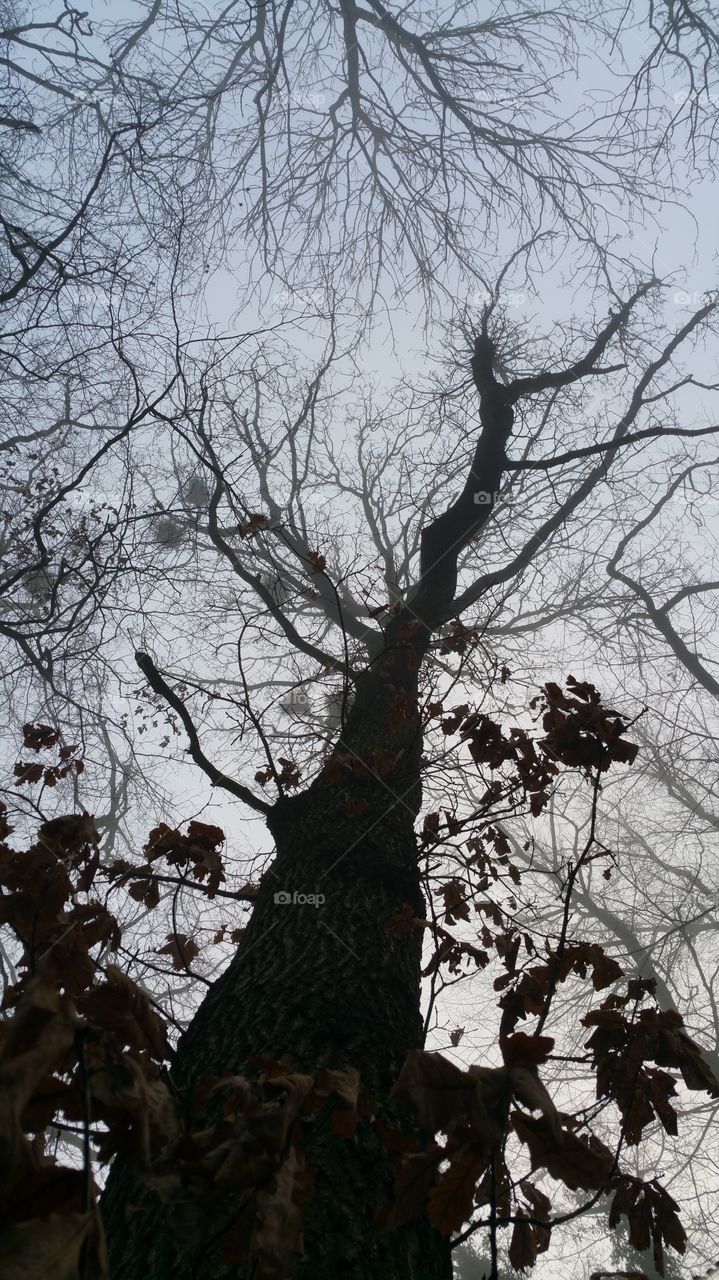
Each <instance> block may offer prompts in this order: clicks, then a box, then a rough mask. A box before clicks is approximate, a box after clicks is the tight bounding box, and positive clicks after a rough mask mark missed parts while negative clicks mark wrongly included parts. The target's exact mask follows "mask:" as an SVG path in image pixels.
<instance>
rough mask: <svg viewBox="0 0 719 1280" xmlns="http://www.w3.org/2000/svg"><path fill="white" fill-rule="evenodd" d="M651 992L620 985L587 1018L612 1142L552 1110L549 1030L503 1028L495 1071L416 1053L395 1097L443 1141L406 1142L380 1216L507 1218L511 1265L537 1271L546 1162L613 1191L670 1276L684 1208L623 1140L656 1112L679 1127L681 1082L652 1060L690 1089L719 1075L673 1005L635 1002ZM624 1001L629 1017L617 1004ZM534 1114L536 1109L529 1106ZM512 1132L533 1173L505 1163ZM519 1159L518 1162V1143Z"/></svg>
mask: <svg viewBox="0 0 719 1280" xmlns="http://www.w3.org/2000/svg"><path fill="white" fill-rule="evenodd" d="M652 994H653V987H652V984H651V982H648V981H646V982H645V981H643V980H641V979H632V980H630V981H629V982H628V984H627V987H626V992H625V994H623V995H618V994H617V995H611V996H609V997H608V998H607V999H606V1000H605V1001H604V1003H603V1004H602V1005H601V1006H600V1008H599V1009H597V1010H595V1011H592V1012H591V1013H590V1014H588V1015H587V1017H585V1018H584V1020H583V1021H584V1025H586V1026H588V1027H594V1028H596V1030H595V1031H594V1033H593V1035H592V1036H591V1038H590V1039H589V1041H588V1042H587V1047H588V1048H590V1049H591V1050H592V1055H593V1063H594V1068H595V1070H596V1073H597V1097H598V1098H599V1099H609V1100H610V1101H611V1102H613V1103H614V1104H615V1105H616V1106H617V1108H618V1110H619V1112H620V1116H621V1126H620V1139H619V1142H618V1143H617V1146H616V1148H615V1150H611V1149H610V1148H609V1147H608V1146H607V1145H606V1144H605V1142H603V1141H602V1140H601V1139H600V1138H599V1137H598V1136H597V1135H596V1134H594V1133H592V1132H591V1130H590V1129H589V1128H588V1126H586V1124H585V1123H584V1122H580V1121H579V1120H577V1119H576V1118H575V1117H573V1116H570V1115H560V1114H559V1113H558V1112H557V1110H556V1108H555V1105H554V1103H553V1101H552V1099H551V1097H550V1096H549V1094H548V1092H547V1090H546V1088H545V1086H544V1084H543V1083H542V1081H541V1079H540V1077H539V1071H538V1068H539V1066H540V1065H542V1064H544V1063H547V1062H549V1061H550V1060H551V1053H552V1049H553V1048H554V1039H553V1038H552V1037H550V1036H542V1035H536V1034H535V1035H528V1034H526V1033H525V1032H521V1031H520V1032H515V1033H513V1034H511V1035H502V1036H500V1048H501V1052H502V1057H503V1060H504V1065H503V1066H502V1067H495V1068H488V1067H482V1066H473V1067H470V1068H469V1069H468V1070H467V1071H463V1070H461V1069H460V1068H459V1067H457V1066H456V1065H455V1064H454V1063H453V1062H451V1061H449V1060H448V1059H447V1058H444V1057H443V1056H442V1055H441V1054H438V1053H426V1052H420V1051H413V1052H411V1053H410V1054H409V1055H408V1057H407V1060H406V1062H405V1065H404V1068H403V1070H402V1072H401V1075H400V1077H399V1080H398V1081H397V1084H396V1086H395V1088H394V1091H393V1094H392V1097H393V1099H394V1101H395V1102H396V1103H397V1105H398V1106H400V1107H403V1108H405V1109H407V1110H409V1111H411V1112H412V1113H413V1115H414V1116H415V1118H416V1121H417V1125H418V1126H419V1128H420V1130H423V1131H425V1132H426V1133H430V1134H433V1135H437V1134H442V1135H444V1141H442V1142H439V1141H437V1140H436V1137H435V1138H433V1140H432V1141H430V1142H429V1143H422V1142H421V1141H419V1140H417V1141H416V1142H415V1143H414V1144H407V1143H405V1147H404V1150H402V1151H401V1153H400V1154H399V1155H398V1157H397V1172H396V1181H395V1195H394V1201H393V1203H392V1205H391V1206H390V1207H389V1208H388V1209H387V1210H386V1211H385V1213H384V1214H383V1218H382V1225H383V1226H384V1227H385V1228H389V1227H394V1226H398V1225H401V1224H402V1223H405V1222H408V1221H410V1220H411V1219H412V1218H414V1217H415V1216H416V1215H417V1214H419V1213H422V1212H425V1211H426V1212H427V1214H428V1216H429V1218H430V1220H431V1221H432V1223H433V1224H434V1225H435V1226H436V1227H437V1228H438V1230H440V1231H442V1232H444V1233H445V1234H447V1235H449V1234H452V1233H454V1232H457V1231H460V1230H461V1228H462V1227H463V1225H464V1224H465V1223H466V1222H467V1221H471V1222H473V1223H474V1224H475V1225H477V1226H480V1225H485V1226H490V1227H492V1228H493V1229H496V1228H497V1227H504V1226H510V1225H511V1226H512V1235H511V1242H510V1246H509V1260H510V1262H511V1264H512V1266H513V1267H514V1268H515V1269H516V1270H524V1269H526V1268H531V1267H533V1266H534V1263H535V1262H536V1259H537V1256H538V1254H540V1253H542V1252H543V1251H544V1250H546V1249H547V1247H548V1245H549V1241H550V1237H551V1231H552V1226H553V1217H552V1202H551V1199H550V1197H549V1195H548V1194H547V1192H546V1190H543V1189H542V1188H540V1187H539V1186H537V1184H536V1181H533V1180H532V1176H531V1175H533V1174H536V1173H538V1172H539V1173H540V1174H542V1173H544V1172H545V1171H546V1173H548V1174H549V1175H550V1176H551V1177H552V1178H553V1179H554V1180H555V1181H557V1182H558V1183H561V1184H563V1185H564V1186H565V1187H567V1188H568V1189H569V1190H571V1191H577V1190H583V1191H587V1192H590V1193H593V1198H595V1199H596V1198H598V1197H599V1196H601V1195H607V1196H611V1197H612V1200H611V1208H610V1212H609V1225H610V1226H616V1225H617V1223H618V1222H619V1221H620V1219H621V1218H622V1217H623V1216H624V1217H626V1218H627V1220H628V1224H629V1240H630V1243H631V1244H632V1245H633V1246H634V1247H635V1248H636V1249H638V1250H646V1249H648V1248H649V1247H653V1252H654V1261H655V1265H656V1267H657V1270H658V1271H659V1272H660V1274H663V1269H664V1267H663V1258H664V1246H665V1245H669V1246H671V1247H672V1248H673V1249H675V1250H677V1251H678V1252H679V1253H683V1252H684V1250H685V1247H686V1238H685V1234H684V1230H683V1228H682V1226H681V1223H680V1221H679V1217H678V1205H677V1204H676V1202H675V1201H674V1200H673V1199H672V1197H671V1196H670V1195H669V1193H668V1192H667V1191H666V1189H665V1188H664V1187H663V1186H662V1185H661V1183H660V1182H659V1181H658V1180H657V1179H650V1180H642V1179H640V1178H637V1177H634V1176H631V1175H628V1174H625V1173H623V1172H622V1171H621V1169H620V1165H619V1155H620V1150H621V1146H622V1145H623V1144H627V1145H632V1144H636V1143H638V1142H639V1141H640V1138H641V1136H642V1131H643V1129H644V1128H645V1127H646V1126H647V1125H649V1124H651V1123H652V1122H653V1121H655V1120H657V1119H658V1120H659V1121H660V1122H661V1123H662V1124H663V1125H664V1128H665V1129H666V1130H667V1132H669V1133H676V1113H675V1112H674V1111H673V1109H672V1108H671V1107H670V1106H669V1105H668V1102H667V1098H668V1096H671V1095H673V1094H674V1093H675V1092H676V1089H675V1084H674V1080H673V1078H672V1077H671V1076H670V1075H669V1074H668V1072H667V1071H663V1070H659V1069H658V1068H657V1067H656V1066H650V1065H648V1064H649V1063H657V1064H660V1065H661V1066H663V1067H670V1068H675V1069H676V1070H678V1071H679V1072H680V1073H681V1075H682V1076H683V1078H684V1082H685V1084H686V1085H687V1087H689V1088H691V1089H706V1090H708V1091H709V1092H710V1093H711V1094H713V1095H714V1096H719V1081H717V1080H716V1078H715V1077H714V1076H713V1075H712V1073H711V1071H710V1070H709V1068H708V1066H707V1065H706V1063H705V1062H704V1060H703V1058H702V1056H701V1052H700V1050H699V1048H698V1046H697V1045H696V1044H694V1042H693V1041H692V1040H690V1039H689V1037H688V1036H687V1035H686V1034H685V1032H684V1031H683V1030H682V1029H681V1018H680V1017H679V1015H678V1014H676V1013H663V1012H662V1011H661V1010H659V1009H657V1008H655V1007H647V1008H644V1009H641V1010H639V1009H638V1006H639V1005H640V1004H641V1003H642V1002H643V1001H644V1000H645V999H646V998H647V997H649V996H651V995H652ZM628 1006H631V1014H627V1013H626V1012H620V1011H621V1010H626V1009H627V1007H628ZM513 1103H519V1104H521V1106H522V1108H525V1109H520V1108H519V1107H516V1106H515V1107H513V1105H512V1104H513ZM535 1111H536V1112H539V1115H537V1116H535V1115H532V1114H530V1113H531V1112H535ZM512 1138H514V1139H518V1140H519V1142H520V1143H521V1144H523V1145H524V1146H525V1147H526V1149H527V1153H528V1155H529V1160H530V1166H531V1173H530V1172H528V1173H527V1174H526V1175H525V1176H516V1175H515V1176H514V1177H513V1174H512V1172H511V1171H510V1167H509V1164H508V1154H509V1150H510V1140H511V1139H512ZM515 1159H516V1165H521V1157H520V1156H519V1153H518V1152H515ZM513 1163H514V1161H513ZM515 1167H516V1166H515ZM639 1274H641V1273H639Z"/></svg>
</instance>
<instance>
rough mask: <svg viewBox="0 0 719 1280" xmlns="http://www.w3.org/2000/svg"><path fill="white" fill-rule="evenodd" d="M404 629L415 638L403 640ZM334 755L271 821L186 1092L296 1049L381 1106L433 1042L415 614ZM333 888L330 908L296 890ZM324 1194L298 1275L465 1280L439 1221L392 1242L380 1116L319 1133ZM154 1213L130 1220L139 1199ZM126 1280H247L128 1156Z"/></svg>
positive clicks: (315, 1159)
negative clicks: (423, 923) (185, 1234)
mask: <svg viewBox="0 0 719 1280" xmlns="http://www.w3.org/2000/svg"><path fill="white" fill-rule="evenodd" d="M402 629H404V633H405V635H406V637H408V642H405V640H400V639H399V638H398V637H399V636H400V633H401V632H402ZM391 630H392V636H391V637H388V639H389V643H388V645H387V647H386V649H385V652H384V654H383V655H382V657H381V659H380V660H379V661H378V663H377V664H376V665H375V667H374V668H373V669H372V670H371V671H370V672H369V673H365V674H364V675H363V676H361V677H360V679H359V682H358V688H357V696H356V699H355V702H354V705H353V707H352V709H351V711H350V713H349V716H348V719H347V723H346V726H345V729H344V732H343V734H342V737H341V739H340V741H339V742H338V744H337V746H336V748H335V750H334V752H333V753H332V755H331V756H330V759H329V760H328V761H327V762H326V764H325V767H324V768H323V770H322V771H321V772H320V774H319V776H318V777H317V778H316V780H315V781H314V783H313V784H312V785H311V786H310V787H309V788H308V789H307V790H306V791H305V792H303V793H302V794H300V795H297V796H293V797H286V796H285V797H282V798H281V799H280V800H279V801H278V803H277V804H276V805H275V806H274V808H273V811H272V813H271V815H270V817H269V818H268V825H269V827H270V830H271V832H272V835H273V837H274V840H275V847H276V856H275V858H274V861H273V863H272V864H271V866H270V868H269V869H268V871H267V872H266V873H265V875H264V876H263V878H262V882H261V886H260V891H259V896H258V899H257V902H256V904H255V907H254V910H253V913H252V917H251V920H250V923H249V925H248V927H247V929H246V931H245V934H244V935H243V939H242V942H241V944H240V947H239V949H238V952H237V954H236V956H235V958H234V959H233V960H232V962H231V963H230V965H229V967H228V969H227V970H226V971H225V973H224V974H223V975H222V977H221V978H220V979H219V981H218V982H216V983H215V984H214V986H213V987H212V988H211V990H210V991H209V992H208V995H207V997H206V998H205V1000H204V1002H203V1004H202V1005H201V1007H200V1009H199V1010H198V1013H197V1015H196V1017H195V1018H194V1020H193V1022H192V1023H191V1025H190V1026H189V1027H188V1028H187V1030H186V1032H185V1033H184V1035H183V1036H182V1038H181V1041H180V1044H179V1047H178V1051H177V1054H176V1057H175V1060H174V1062H173V1067H172V1077H173V1081H174V1082H175V1083H176V1085H177V1086H178V1088H179V1089H180V1091H181V1092H184V1093H186V1092H187V1091H188V1090H189V1089H190V1088H191V1087H192V1086H193V1085H194V1084H196V1083H197V1082H199V1081H201V1080H202V1079H204V1078H205V1077H207V1076H210V1075H224V1074H227V1073H230V1072H240V1071H241V1070H242V1067H243V1064H244V1063H245V1061H246V1059H247V1058H248V1057H249V1056H250V1055H253V1054H265V1055H268V1056H269V1057H271V1058H274V1059H278V1058H280V1057H282V1056H283V1055H289V1057H290V1058H291V1059H292V1062H293V1065H294V1068H295V1069H296V1070H299V1071H305V1072H307V1073H308V1074H312V1073H314V1072H315V1071H317V1070H318V1069H319V1068H321V1067H325V1066H327V1067H334V1068H342V1067H345V1066H350V1065H351V1066H355V1067H357V1068H358V1070H359V1071H360V1074H361V1080H362V1085H363V1088H364V1089H365V1090H366V1092H367V1095H368V1097H369V1099H370V1101H371V1102H372V1103H377V1102H380V1101H381V1100H383V1099H386V1097H387V1094H388V1092H389V1090H390V1089H391V1087H392V1084H393V1083H394V1081H395V1080H396V1078H397V1075H398V1074H399V1071H400V1068H401V1066H402V1063H403V1062H404V1058H405V1055H406V1053H407V1050H408V1049H410V1048H416V1047H421V1045H422V1020H421V1017H420V968H421V949H422V937H421V933H420V932H419V931H418V930H412V931H411V932H409V933H395V932H388V931H387V927H386V926H387V924H388V922H389V920H390V919H391V918H392V917H393V916H394V915H396V914H397V913H398V911H399V910H401V907H402V905H403V904H404V903H408V904H409V905H410V906H411V908H412V911H413V913H414V914H415V915H418V916H420V917H424V916H425V914H426V907H425V904H424V900H423V895H422V891H421V886H420V878H419V870H418V853H417V843H416V837H415V834H414V821H415V817H416V813H417V810H418V808H419V803H420V782H419V755H420V744H421V737H420V732H419V720H418V714H417V681H416V673H417V669H418V666H419V661H420V652H419V651H418V647H417V646H418V644H419V643H420V642H421V637H420V636H419V634H418V629H417V627H416V625H415V624H413V622H412V620H411V619H406V618H405V619H397V620H396V621H395V624H394V625H393V627H392V629H391ZM295 894H297V895H322V897H323V898H324V901H323V902H322V903H321V905H311V904H309V903H304V904H303V903H293V902H288V901H286V900H285V898H286V897H287V896H289V897H292V896H294V895H295ZM307 1129H308V1133H307V1138H306V1144H305V1153H306V1155H307V1159H308V1162H309V1164H310V1167H311V1169H312V1173H313V1177H314V1189H313V1193H312V1197H311V1199H310V1200H309V1201H308V1202H307V1205H306V1208H305V1219H304V1220H305V1233H304V1247H305V1253H304V1256H303V1257H302V1258H301V1259H300V1261H299V1262H298V1264H297V1267H296V1271H295V1275H296V1277H297V1278H298V1280H303V1278H305V1277H307V1278H309V1277H312V1280H337V1277H338V1275H342V1276H343V1277H345V1278H346V1280H448V1277H450V1276H451V1274H452V1267H451V1260H450V1251H449V1246H448V1242H447V1241H446V1240H445V1239H443V1238H442V1237H440V1236H439V1234H438V1233H437V1232H436V1231H434V1230H433V1229H432V1228H431V1227H430V1226H429V1223H428V1222H427V1221H426V1220H419V1219H418V1220H416V1221H415V1222H413V1223H411V1224H409V1225H408V1226H407V1227H403V1228H400V1229H397V1230H393V1231H390V1232H387V1233H384V1234H380V1233H378V1231H377V1227H376V1224H375V1217H376V1213H377V1210H378V1209H379V1208H380V1207H381V1206H382V1205H383V1204H386V1203H387V1202H388V1200H389V1198H390V1195H391V1187H392V1176H391V1169H390V1166H389V1162H388V1159H387V1153H386V1152H385V1151H384V1150H383V1149H382V1148H381V1145H380V1143H379V1141H378V1139H377V1136H376V1133H375V1131H374V1130H373V1129H372V1128H371V1126H370V1125H369V1122H368V1121H367V1120H363V1121H360V1124H359V1126H358V1132H357V1137H356V1139H353V1140H347V1139H344V1138H339V1137H335V1136H334V1135H331V1134H330V1133H329V1132H328V1130H327V1127H326V1126H323V1124H322V1123H321V1122H319V1121H318V1122H314V1121H313V1122H312V1123H311V1124H309V1125H308V1126H307ZM128 1205H131V1206H137V1208H131V1210H130V1212H129V1213H128V1212H126V1210H127V1206H128ZM103 1214H104V1218H105V1222H106V1227H107V1233H108V1240H109V1247H110V1276H111V1280H138V1278H139V1277H142V1278H143V1280H170V1277H172V1280H225V1278H227V1280H229V1277H230V1276H232V1277H235V1278H236V1277H238V1276H239V1275H242V1274H244V1273H243V1272H242V1271H241V1270H238V1267H237V1265H236V1264H235V1265H232V1266H230V1265H228V1264H226V1263H223V1262H222V1261H221V1260H220V1259H219V1258H218V1257H217V1256H216V1255H215V1254H214V1253H213V1251H212V1249H211V1248H210V1244H211V1240H210V1239H209V1238H208V1233H209V1236H210V1237H211V1236H212V1234H213V1233H215V1234H216V1233H217V1224H216V1223H212V1224H210V1223H207V1224H204V1223H198V1227H197V1231H196V1232H195V1233H193V1237H192V1239H190V1240H184V1241H181V1242H177V1241H176V1240H175V1238H174V1236H173V1223H172V1213H171V1209H170V1208H168V1207H166V1206H164V1207H163V1206H161V1205H160V1204H159V1202H158V1201H157V1200H156V1199H155V1198H154V1197H153V1195H152V1194H151V1193H149V1192H147V1191H144V1190H143V1189H142V1187H141V1185H140V1184H139V1183H138V1182H137V1181H136V1180H135V1178H134V1177H133V1175H132V1173H131V1171H130V1170H129V1169H128V1168H127V1167H124V1166H123V1165H122V1164H121V1163H120V1162H119V1161H116V1162H115V1166H114V1167H113V1169H112V1170H111V1173H110V1177H109V1180H108V1186H107V1189H106V1192H105V1194H104V1197H103Z"/></svg>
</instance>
